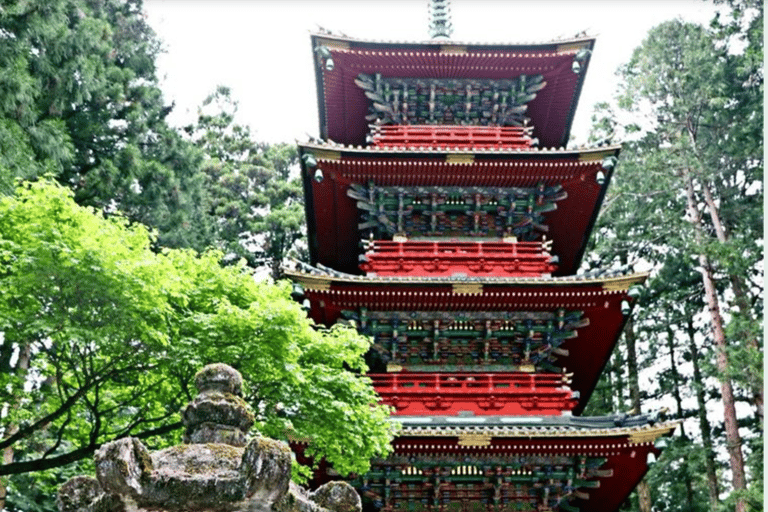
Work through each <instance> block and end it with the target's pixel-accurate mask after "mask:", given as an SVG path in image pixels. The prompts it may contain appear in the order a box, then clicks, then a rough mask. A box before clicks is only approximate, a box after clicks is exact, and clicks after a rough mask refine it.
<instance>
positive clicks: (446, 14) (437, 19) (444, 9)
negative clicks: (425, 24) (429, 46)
mask: <svg viewBox="0 0 768 512" xmlns="http://www.w3.org/2000/svg"><path fill="white" fill-rule="evenodd" d="M451 34H453V23H451V5H450V2H449V0H430V2H429V36H430V37H431V38H432V39H439V40H444V39H450V38H451Z"/></svg>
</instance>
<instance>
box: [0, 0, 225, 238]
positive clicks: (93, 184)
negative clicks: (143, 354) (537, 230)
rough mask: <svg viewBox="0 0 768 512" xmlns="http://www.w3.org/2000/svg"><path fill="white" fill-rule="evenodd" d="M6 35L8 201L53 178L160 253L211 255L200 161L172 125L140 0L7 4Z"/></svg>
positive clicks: (1, 13) (3, 128) (2, 180)
mask: <svg viewBox="0 0 768 512" xmlns="http://www.w3.org/2000/svg"><path fill="white" fill-rule="evenodd" d="M0 33H2V34H3V37H0V149H2V151H1V152H0V153H1V154H2V156H0V193H9V192H10V191H11V189H12V184H13V178H14V177H20V178H32V177H35V176H40V175H42V174H43V173H46V172H48V173H53V174H54V176H55V177H56V179H57V180H58V181H59V182H60V183H62V184H64V185H66V186H68V187H70V188H72V190H74V191H75V197H76V199H77V201H78V203H80V204H84V205H90V206H94V207H96V208H99V209H101V210H103V211H108V212H112V211H114V210H115V209H118V210H121V211H122V212H123V213H124V214H125V215H126V216H128V218H130V219H131V220H133V221H138V222H142V223H145V224H147V225H150V226H152V227H153V228H156V229H157V230H158V232H159V235H158V237H159V238H158V242H159V243H160V244H162V245H165V246H176V247H179V246H187V247H194V248H197V249H202V248H204V247H205V246H206V245H207V244H208V243H209V242H210V238H209V235H210V226H209V225H208V224H207V222H208V217H207V216H206V215H205V214H204V213H205V205H206V202H205V201H201V197H202V195H203V189H202V186H203V185H204V183H203V180H201V179H200V178H201V177H200V176H199V173H198V172H197V171H198V168H199V165H200V162H201V155H200V154H199V152H198V151H197V150H196V149H195V148H194V147H193V146H191V145H190V144H189V143H187V142H185V141H183V140H182V139H181V137H180V135H179V134H177V133H176V132H175V131H173V130H171V129H170V128H169V127H168V126H167V124H166V122H165V116H166V115H167V114H168V112H169V111H170V108H169V107H167V106H166V105H164V104H163V100H162V94H161V92H160V89H159V87H158V86H157V78H156V76H155V58H156V56H157V53H158V51H159V42H158V40H157V38H156V37H155V34H154V32H153V31H152V29H151V28H150V27H149V25H147V23H146V21H145V19H144V16H143V13H142V0H127V1H123V0H106V1H94V0H31V1H25V2H11V3H10V4H8V5H7V6H5V5H4V6H3V9H2V10H0Z"/></svg>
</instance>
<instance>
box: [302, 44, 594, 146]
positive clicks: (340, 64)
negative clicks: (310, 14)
mask: <svg viewBox="0 0 768 512" xmlns="http://www.w3.org/2000/svg"><path fill="white" fill-rule="evenodd" d="M594 43H595V40H594V39H593V38H589V37H581V38H574V39H570V40H563V41H557V42H549V43H541V44H493V43H492V44H481V43H461V42H453V41H445V40H439V41H438V40H432V41H426V42H381V41H364V40H359V39H352V38H348V37H341V36H335V35H329V34H313V35H312V48H313V50H314V52H315V64H316V65H315V77H316V80H317V91H318V105H319V121H320V135H321V138H323V139H327V140H332V141H334V142H337V143H342V144H353V145H362V144H369V143H372V142H374V140H375V139H376V138H378V139H379V142H380V143H381V141H382V140H383V139H386V138H387V136H390V137H391V136H392V135H393V134H392V133H390V134H383V135H382V133H381V128H380V127H381V126H389V125H394V126H400V127H402V126H424V125H428V126H429V125H431V126H447V127H454V128H455V129H457V130H458V131H459V132H461V130H462V129H463V130H464V131H465V132H466V131H467V127H470V129H469V130H468V131H470V132H479V133H481V134H483V133H484V134H487V133H488V130H487V129H486V130H483V129H479V128H480V127H488V128H490V129H491V130H490V131H492V132H493V131H495V132H496V133H497V134H501V136H500V137H496V139H497V143H498V142H500V143H502V144H513V145H515V144H516V145H519V144H521V143H523V144H525V143H526V141H527V142H528V143H533V144H538V145H539V146H541V147H564V146H565V145H566V143H567V142H568V137H569V133H570V129H571V124H572V122H573V115H574V112H575V109H576V104H577V102H578V97H579V94H580V92H581V87H582V84H583V81H584V76H585V71H586V68H587V67H588V65H589V58H590V55H591V51H592V48H593V46H594ZM472 127H478V129H473V128H472ZM506 127H518V128H526V129H527V131H526V132H525V133H524V134H523V135H521V134H515V135H513V134H512V132H509V133H506V134H505V133H503V130H501V131H500V130H497V129H496V128H506ZM395 135H396V136H397V137H401V136H402V135H403V134H402V133H400V134H395ZM449 138H450V135H449ZM453 138H455V139H459V138H464V139H466V134H465V136H464V137H459V136H454V137H453ZM401 140H404V139H401ZM385 142H386V141H385ZM438 145H440V144H438ZM476 147H477V146H476Z"/></svg>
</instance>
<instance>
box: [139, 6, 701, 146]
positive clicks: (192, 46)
mask: <svg viewBox="0 0 768 512" xmlns="http://www.w3.org/2000/svg"><path fill="white" fill-rule="evenodd" d="M427 4H428V2H427V0H386V1H384V0H357V1H354V0H282V1H279V0H145V4H144V5H145V11H146V14H147V17H148V20H149V23H150V24H151V25H152V27H153V28H154V29H155V31H156V32H157V33H158V35H159V36H160V38H161V39H162V40H163V42H164V46H165V50H166V51H165V53H164V54H163V55H161V56H160V58H159V61H158V66H159V76H160V77H161V85H162V87H163V90H164V92H165V97H166V101H167V102H170V101H175V103H176V108H175V109H174V112H173V113H172V114H171V117H170V121H171V122H172V123H174V124H177V125H181V124H184V123H189V122H192V121H194V119H195V114H196V111H197V107H198V106H199V105H200V103H201V102H202V100H203V99H204V98H205V97H206V96H207V95H208V94H210V93H211V92H212V91H213V90H214V88H215V87H216V86H217V85H219V84H221V85H227V86H229V87H230V88H231V89H232V93H233V96H234V98H235V99H236V100H237V101H238V102H239V105H240V110H239V113H238V122H240V123H242V124H248V125H250V126H251V129H252V131H253V133H254V134H255V137H256V138H257V139H258V140H262V141H266V142H292V141H294V140H300V141H304V140H306V139H307V134H310V135H312V136H317V135H318V126H317V96H316V92H315V80H314V69H313V67H312V66H313V63H312V51H311V48H310V42H309V32H310V31H315V30H316V29H317V27H318V25H319V26H321V27H323V28H325V29H328V30H331V31H332V32H334V33H344V34H346V35H348V36H351V37H355V38H360V39H373V40H387V41H422V40H426V39H428V33H427V26H428V12H427ZM451 13H452V21H453V26H454V32H453V36H452V39H453V40H454V41H462V42H479V43H487V42H504V43H524V42H546V41H550V40H552V39H560V38H563V37H571V36H574V35H575V34H577V33H579V32H582V31H586V32H587V34H588V35H594V36H597V43H596V45H595V52H594V54H593V55H592V59H591V62H590V67H589V70H588V73H587V78H586V82H585V85H584V88H583V89H582V93H581V99H580V102H579V108H578V110H577V111H576V118H575V120H574V125H573V129H572V134H571V140H572V142H578V143H583V142H584V141H585V140H586V137H587V133H588V129H589V123H590V116H591V113H592V106H593V105H594V103H596V102H598V101H602V100H606V99H609V98H610V97H611V95H612V92H613V90H614V89H615V86H616V77H615V75H614V73H615V70H616V69H617V68H618V66H619V65H620V64H622V63H625V62H626V61H627V60H629V58H630V56H631V54H632V50H633V49H634V48H635V47H636V46H638V45H639V44H640V43H641V42H642V40H643V37H644V35H645V34H646V33H647V31H648V30H649V29H650V28H651V27H653V26H655V25H657V24H659V23H660V22H662V21H665V20H669V19H673V18H676V17H681V18H684V19H686V20H689V21H693V22H698V23H704V24H706V23H708V22H709V20H710V19H711V18H712V15H713V13H714V9H713V7H712V6H711V5H710V4H708V3H706V2H703V1H702V0H644V1H640V0H622V1H609V0H589V1H568V0H539V1H531V0H528V1H521V0H506V1H502V0H474V1H473V0H452V2H451Z"/></svg>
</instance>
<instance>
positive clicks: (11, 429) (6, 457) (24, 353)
mask: <svg viewBox="0 0 768 512" xmlns="http://www.w3.org/2000/svg"><path fill="white" fill-rule="evenodd" d="M31 357H32V349H31V347H29V346H25V347H21V348H20V349H19V359H18V361H17V362H16V373H17V374H19V375H20V376H23V375H26V373H27V371H28V370H29V361H30V359H31ZM14 407H18V403H17V404H16V405H15V406H14ZM18 430H19V426H18V425H8V426H7V427H6V432H5V434H6V435H7V436H8V437H10V436H12V435H13V434H15V433H16V432H17V431H18ZM13 455H14V451H13V446H8V447H7V448H5V449H4V450H3V457H2V459H3V466H7V465H8V464H11V463H12V462H13ZM7 499H8V482H7V479H5V478H4V479H0V510H5V505H6V500H7Z"/></svg>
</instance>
